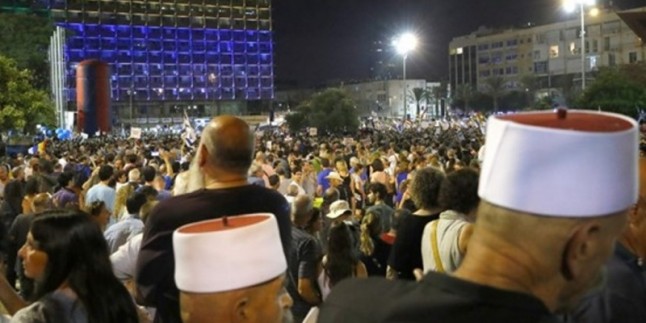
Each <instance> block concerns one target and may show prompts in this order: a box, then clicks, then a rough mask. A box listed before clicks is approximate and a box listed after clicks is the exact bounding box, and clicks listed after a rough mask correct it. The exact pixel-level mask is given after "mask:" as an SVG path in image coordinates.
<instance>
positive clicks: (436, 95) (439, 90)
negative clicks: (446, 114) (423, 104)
mask: <svg viewBox="0 0 646 323" xmlns="http://www.w3.org/2000/svg"><path fill="white" fill-rule="evenodd" d="M446 87H447V86H446V82H441V83H440V86H435V87H433V88H431V97H432V98H433V101H434V102H435V103H434V105H435V108H436V109H437V110H436V111H435V112H434V113H433V114H434V115H440V109H441V107H440V101H441V100H442V99H444V98H446V95H447V94H446V92H447V91H446Z"/></svg>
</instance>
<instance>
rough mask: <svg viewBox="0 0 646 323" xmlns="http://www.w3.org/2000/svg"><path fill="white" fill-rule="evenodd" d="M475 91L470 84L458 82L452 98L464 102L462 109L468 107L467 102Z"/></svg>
mask: <svg viewBox="0 0 646 323" xmlns="http://www.w3.org/2000/svg"><path fill="white" fill-rule="evenodd" d="M474 95H475V91H474V90H473V86H471V84H460V85H458V86H457V87H456V88H455V94H454V95H453V98H454V99H455V100H458V101H462V102H463V103H464V110H467V109H469V102H471V99H473V96H474Z"/></svg>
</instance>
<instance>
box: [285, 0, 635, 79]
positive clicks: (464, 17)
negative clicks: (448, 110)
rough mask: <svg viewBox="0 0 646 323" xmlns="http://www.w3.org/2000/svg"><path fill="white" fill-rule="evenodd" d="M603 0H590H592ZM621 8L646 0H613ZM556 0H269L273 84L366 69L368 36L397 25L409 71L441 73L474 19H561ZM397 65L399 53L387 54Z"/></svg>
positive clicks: (360, 73) (501, 22)
mask: <svg viewBox="0 0 646 323" xmlns="http://www.w3.org/2000/svg"><path fill="white" fill-rule="evenodd" d="M602 2H603V3H609V2H611V1H610V0H597V3H602ZM612 2H614V5H615V7H618V8H621V9H628V8H634V7H639V6H646V0H614V1H612ZM561 4H562V0H487V1H478V0H274V1H273V2H272V5H273V18H274V31H275V38H274V40H275V53H276V57H275V63H276V80H277V83H278V86H279V89H280V87H281V85H283V84H290V85H292V86H293V83H294V82H296V83H297V84H298V85H300V86H305V85H316V84H321V83H324V82H326V81H334V80H337V81H349V80H363V79H367V78H368V77H369V70H370V66H371V59H370V58H369V57H370V55H371V54H370V52H371V48H372V42H373V41H374V40H388V41H390V39H392V38H393V37H394V36H395V35H396V34H398V33H399V32H401V31H404V30H413V31H415V32H416V33H417V34H418V36H419V37H420V42H421V44H420V48H419V49H418V50H417V51H415V53H414V54H411V55H410V56H409V59H408V63H407V67H408V77H411V78H414V77H418V78H425V79H427V80H430V81H436V80H442V79H446V78H447V73H448V67H447V65H448V57H447V55H448V54H447V53H448V44H449V41H450V40H451V39H452V38H453V37H456V36H460V35H466V34H469V33H470V32H472V31H474V30H476V29H477V28H478V26H483V25H484V26H491V27H507V26H518V25H520V24H526V23H527V22H532V23H535V24H543V23H550V22H556V21H560V20H565V19H567V18H568V15H567V14H566V13H564V12H563V10H562V9H561V8H562V5H561ZM392 59H393V60H396V62H398V63H399V65H398V67H399V68H401V58H400V57H393V58H392Z"/></svg>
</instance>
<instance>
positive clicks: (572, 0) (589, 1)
mask: <svg viewBox="0 0 646 323" xmlns="http://www.w3.org/2000/svg"><path fill="white" fill-rule="evenodd" d="M594 2H595V0H565V2H564V3H563V7H564V8H565V10H566V11H568V12H573V11H574V10H576V9H577V7H578V9H579V11H580V13H581V90H582V91H585V67H586V66H585V65H586V64H585V6H594Z"/></svg>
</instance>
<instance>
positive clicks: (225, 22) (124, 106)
mask: <svg viewBox="0 0 646 323" xmlns="http://www.w3.org/2000/svg"><path fill="white" fill-rule="evenodd" d="M15 1H19V0H15ZM34 2H35V3H36V2H37V3H39V4H40V5H41V6H47V7H48V8H49V14H50V17H51V18H52V20H53V22H54V24H55V26H56V32H55V33H54V36H52V46H51V48H50V61H51V62H52V76H53V77H52V88H53V93H54V97H55V101H57V105H60V109H61V110H67V111H71V110H74V107H75V100H76V68H75V67H76V65H77V64H78V63H79V62H81V61H82V60H85V59H100V60H102V61H105V62H107V63H108V64H109V65H110V70H111V79H110V84H111V89H110V91H111V102H112V107H113V111H114V117H115V119H116V120H117V123H121V124H138V125H141V126H144V127H145V126H146V124H148V125H158V124H168V123H177V119H178V118H181V116H182V115H183V111H184V110H187V111H188V112H189V114H191V115H194V116H211V115H216V114H219V113H232V114H247V113H257V112H260V110H262V109H263V107H266V106H268V102H269V100H272V99H273V97H274V74H273V41H272V25H271V2H270V0H83V1H78V0H39V1H34Z"/></svg>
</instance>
